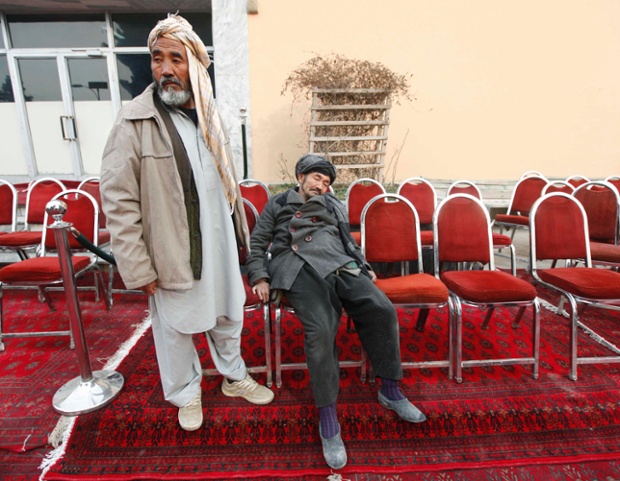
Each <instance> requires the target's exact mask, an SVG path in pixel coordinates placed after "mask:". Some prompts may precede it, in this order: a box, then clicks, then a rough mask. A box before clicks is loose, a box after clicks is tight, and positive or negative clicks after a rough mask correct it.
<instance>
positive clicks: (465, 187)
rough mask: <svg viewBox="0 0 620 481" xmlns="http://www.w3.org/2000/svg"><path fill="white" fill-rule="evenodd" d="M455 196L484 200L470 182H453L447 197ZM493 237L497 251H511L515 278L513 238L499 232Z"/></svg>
mask: <svg viewBox="0 0 620 481" xmlns="http://www.w3.org/2000/svg"><path fill="white" fill-rule="evenodd" d="M455 194H468V195H471V196H472V197H475V198H476V199H478V200H482V193H481V192H480V189H479V188H478V186H477V185H476V184H475V183H473V182H471V181H469V180H457V181H455V182H453V183H452V184H451V185H450V186H449V187H448V191H447V193H446V196H450V195H455ZM491 235H492V236H493V248H494V249H495V250H499V251H501V250H502V249H505V248H508V250H509V251H510V255H509V257H510V272H511V273H512V275H513V276H516V275H517V255H516V252H515V246H514V244H513V242H512V237H510V236H509V235H506V234H501V233H499V232H491Z"/></svg>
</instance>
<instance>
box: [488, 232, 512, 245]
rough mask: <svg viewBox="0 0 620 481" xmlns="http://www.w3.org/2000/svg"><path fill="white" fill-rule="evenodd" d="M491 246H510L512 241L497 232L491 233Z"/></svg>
mask: <svg viewBox="0 0 620 481" xmlns="http://www.w3.org/2000/svg"><path fill="white" fill-rule="evenodd" d="M492 235H493V246H495V247H497V246H506V247H508V246H510V245H511V244H512V239H511V238H510V236H509V235H506V234H499V233H497V232H493V234H492Z"/></svg>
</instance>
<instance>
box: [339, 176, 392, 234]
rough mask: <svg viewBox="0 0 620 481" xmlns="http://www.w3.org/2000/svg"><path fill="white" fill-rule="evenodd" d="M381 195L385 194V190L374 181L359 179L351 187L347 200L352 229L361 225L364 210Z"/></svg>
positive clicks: (348, 190)
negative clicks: (371, 200)
mask: <svg viewBox="0 0 620 481" xmlns="http://www.w3.org/2000/svg"><path fill="white" fill-rule="evenodd" d="M381 194H385V189H384V188H383V186H382V185H381V184H380V183H379V182H377V181H376V180H373V179H358V180H356V181H355V182H353V183H352V184H351V185H350V186H349V188H348V189H347V195H346V198H347V211H348V214H349V225H351V227H359V226H360V225H361V218H362V210H364V207H365V206H366V204H367V203H368V201H369V200H370V199H372V198H373V197H376V196H378V195H381Z"/></svg>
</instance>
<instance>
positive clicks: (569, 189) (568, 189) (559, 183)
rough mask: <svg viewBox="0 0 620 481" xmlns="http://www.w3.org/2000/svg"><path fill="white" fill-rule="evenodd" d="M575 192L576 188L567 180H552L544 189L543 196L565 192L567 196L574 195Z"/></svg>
mask: <svg viewBox="0 0 620 481" xmlns="http://www.w3.org/2000/svg"><path fill="white" fill-rule="evenodd" d="M574 191H575V186H574V185H573V184H571V183H569V182H567V181H565V180H550V181H549V183H548V184H547V185H545V187H544V188H543V190H542V192H541V194H540V195H541V196H543V195H546V194H551V193H552V192H564V193H565V194H568V195H570V194H572V193H573V192H574Z"/></svg>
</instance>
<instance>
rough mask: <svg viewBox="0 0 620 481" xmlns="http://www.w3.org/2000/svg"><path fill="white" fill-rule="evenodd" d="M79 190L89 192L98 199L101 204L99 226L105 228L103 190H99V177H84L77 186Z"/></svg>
mask: <svg viewBox="0 0 620 481" xmlns="http://www.w3.org/2000/svg"><path fill="white" fill-rule="evenodd" d="M77 188H78V189H79V190H82V191H84V192H87V193H89V194H90V195H92V196H93V198H94V199H95V200H96V201H97V205H98V206H99V228H100V229H105V226H106V220H105V214H104V213H103V209H102V206H101V192H100V191H99V177H89V178H88V179H84V180H83V181H82V182H80V184H79V185H78V187H77Z"/></svg>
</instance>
